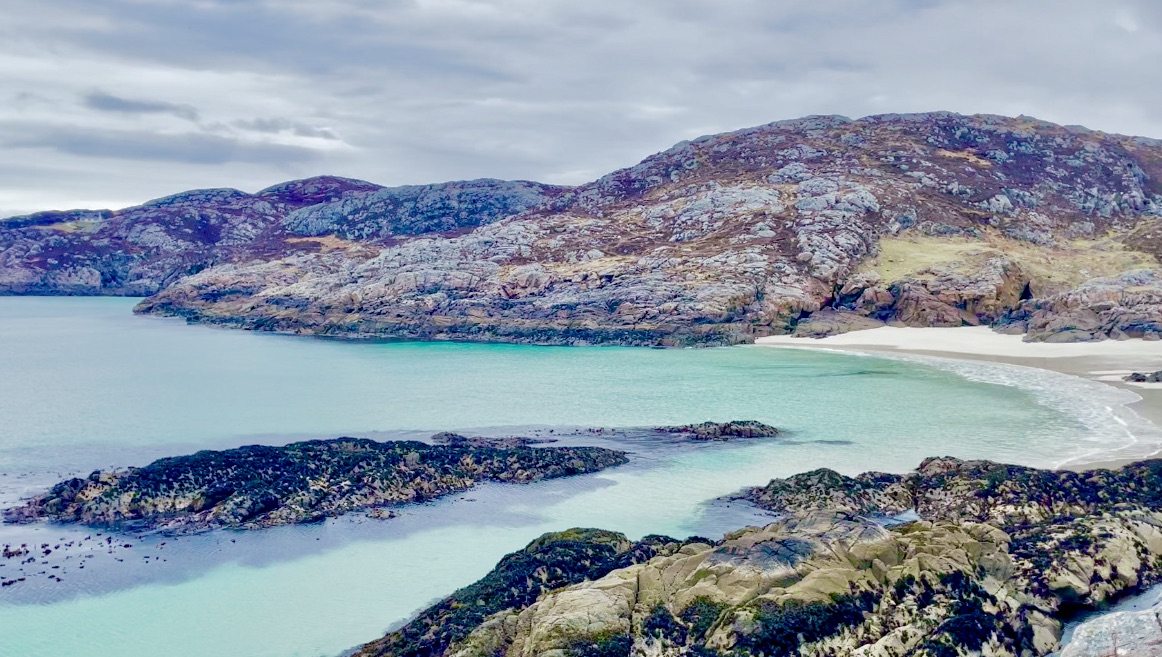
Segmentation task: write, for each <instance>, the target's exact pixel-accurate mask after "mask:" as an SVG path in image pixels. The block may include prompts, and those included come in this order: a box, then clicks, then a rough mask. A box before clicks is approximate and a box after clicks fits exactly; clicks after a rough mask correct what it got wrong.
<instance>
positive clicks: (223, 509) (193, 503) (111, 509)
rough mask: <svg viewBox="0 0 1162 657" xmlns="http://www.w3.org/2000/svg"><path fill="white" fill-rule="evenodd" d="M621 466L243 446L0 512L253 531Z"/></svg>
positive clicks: (404, 448)
mask: <svg viewBox="0 0 1162 657" xmlns="http://www.w3.org/2000/svg"><path fill="white" fill-rule="evenodd" d="M626 462H627V458H626V455H625V453H624V452H619V451H615V450H610V449H605V448H600V447H540V448H538V447H528V446H524V445H519V446H505V447H496V446H492V445H428V444H426V443H420V442H415V441H392V442H377V441H374V440H367V439H361V438H334V439H331V440H309V441H305V442H299V443H291V444H290V445H285V446H281V447H271V446H266V445H249V446H246V447H239V448H237V449H230V450H224V451H211V450H206V451H202V452H198V453H196V454H192V455H189V456H179V457H174V458H165V459H160V460H157V461H154V462H153V463H151V464H149V465H147V466H145V467H142V468H129V469H126V470H117V471H97V472H94V473H92V474H91V475H89V476H88V477H87V478H85V479H79V478H75V479H69V480H67V481H63V482H61V483H59V484H57V485H56V486H53V488H52V489H51V490H50V491H48V492H47V493H44V494H43V495H39V496H36V497H34V498H32V499H31V500H29V501H28V502H27V503H26V504H24V505H22V506H18V507H14V508H10V509H5V510H4V519H5V520H6V521H7V522H29V521H33V520H37V519H41V518H47V519H51V520H55V521H58V522H77V523H84V524H89V525H114V526H125V527H132V528H134V529H162V530H169V531H181V532H194V531H201V530H206V529H214V528H232V529H254V528H259V527H272V526H276V525H289V524H296V523H305V522H317V521H320V520H323V519H324V518H327V517H329V516H338V515H342V514H344V513H348V512H351V511H356V510H362V509H371V508H375V507H383V506H396V505H402V504H409V503H415V502H423V501H427V500H432V499H435V498H438V497H442V496H444V495H448V494H451V493H455V492H459V491H463V490H466V489H468V488H471V487H473V486H475V485H477V484H479V483H482V482H485V481H500V482H510V483H528V482H532V481H538V480H541V479H550V478H555V477H565V476H570V475H576V474H583V473H587V472H596V471H598V470H602V469H605V468H608V467H611V466H615V465H621V464H623V463H626ZM381 515H382V514H381Z"/></svg>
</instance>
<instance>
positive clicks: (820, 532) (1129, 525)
mask: <svg viewBox="0 0 1162 657" xmlns="http://www.w3.org/2000/svg"><path fill="white" fill-rule="evenodd" d="M1160 474H1162V461H1147V462H1143V463H1138V464H1134V465H1132V466H1128V467H1126V468H1125V469H1123V470H1121V471H1110V470H1094V471H1090V472H1086V473H1080V474H1078V473H1062V472H1053V471H1043V470H1034V469H1031V468H1020V467H1015V466H1005V465H1000V464H996V463H989V462H983V461H974V462H971V461H970V462H964V461H959V460H956V459H950V458H941V459H929V460H927V461H925V462H924V463H923V464H922V465H921V467H920V468H919V469H918V470H917V471H916V472H913V473H909V474H907V475H900V476H897V475H883V474H878V473H868V474H866V475H861V476H860V477H856V478H848V477H843V476H841V475H838V474H836V473H833V472H829V471H816V472H813V473H807V474H804V475H799V476H796V477H792V478H789V479H786V480H776V481H773V482H771V484H770V485H769V486H767V487H765V488H763V489H756V490H755V491H751V492H750V495H752V496H753V498H754V499H756V500H757V501H758V502H759V503H760V504H762V505H764V506H766V507H767V508H770V509H772V510H777V511H780V512H784V513H785V514H786V515H785V516H784V517H783V518H782V519H780V520H778V521H777V522H774V523H772V524H770V525H768V526H766V527H762V528H758V527H749V528H746V529H741V530H739V531H736V532H733V533H731V534H728V535H727V536H726V537H725V538H724V539H723V540H721V541H718V542H711V541H708V540H706V539H698V538H692V539H687V540H685V541H674V540H672V539H663V538H658V537H653V538H651V539H648V540H647V541H644V542H645V543H647V546H646V547H648V549H643V546H642V545H639V544H632V543H630V542H629V541H626V540H624V537H618V536H610V535H609V534H608V533H600V532H596V530H578V531H575V532H572V533H569V532H566V533H565V534H564V535H565V536H571V537H572V538H573V539H574V540H575V541H578V542H579V543H580V544H576V543H571V544H568V546H567V548H568V551H569V552H571V553H583V554H585V555H586V557H587V558H586V559H584V560H582V559H577V562H576V563H577V565H576V566H575V567H569V566H568V564H569V563H570V562H569V561H568V560H567V557H565V558H564V559H562V562H563V563H564V564H565V565H560V564H558V563H555V562H550V559H547V558H546V557H544V556H542V555H543V554H544V550H543V549H538V543H536V542H535V543H534V544H533V545H530V546H529V548H526V549H525V550H524V551H522V552H519V553H515V554H513V555H510V556H509V557H506V558H505V560H504V561H502V562H501V565H500V566H498V567H497V569H496V570H494V571H493V572H492V573H490V574H489V575H488V576H486V577H485V578H484V579H483V580H481V581H480V582H478V583H476V584H474V585H472V586H470V587H467V588H465V589H463V590H461V591H459V592H457V593H456V594H454V595H453V596H452V597H450V598H448V599H447V600H445V601H443V602H441V603H439V604H438V605H436V606H435V607H433V608H432V609H429V610H428V611H425V612H422V613H421V614H420V615H419V616H417V618H416V619H415V620H414V621H413V622H412V623H410V624H409V625H407V626H405V627H404V628H402V629H401V630H399V631H398V632H395V633H392V634H389V635H388V636H387V637H385V638H384V639H381V640H379V641H375V642H372V643H369V644H367V645H366V646H364V647H363V648H362V650H361V651H360V652H359V653H358V654H359V655H363V656H367V657H371V656H379V655H384V656H386V655H408V656H412V657H439V656H456V657H476V656H482V657H518V656H529V655H542V654H551V655H560V656H561V657H605V656H608V657H613V656H614V655H618V656H621V655H630V654H633V655H657V656H667V655H673V656H681V655H690V656H694V657H712V656H716V655H721V656H724V657H725V656H729V655H734V656H741V655H766V656H768V657H774V656H784V655H787V656H789V655H800V656H805V655H809V656H812V657H967V656H969V655H991V656H993V657H1034V656H1036V657H1041V656H1044V655H1048V654H1050V653H1052V652H1053V651H1055V650H1057V648H1058V645H1059V640H1060V638H1061V632H1062V623H1063V621H1064V620H1066V619H1068V618H1070V617H1072V616H1073V615H1074V614H1076V613H1078V612H1080V611H1085V610H1092V609H1099V608H1102V607H1104V606H1105V605H1107V604H1108V603H1109V602H1111V601H1113V600H1116V599H1118V598H1120V597H1123V596H1125V595H1128V594H1133V593H1136V592H1139V591H1142V590H1143V589H1145V588H1146V587H1148V586H1150V585H1151V584H1153V583H1156V582H1158V581H1159V580H1160V579H1162V512H1159V506H1158V500H1159V497H1160V496H1162V476H1160ZM908 504H912V505H913V506H914V510H915V511H916V512H917V514H918V515H919V519H918V520H913V521H911V522H905V523H902V524H891V523H885V522H883V521H882V520H881V521H875V520H873V519H871V517H870V516H865V515H859V514H856V513H853V511H864V512H869V513H875V512H896V511H898V510H899V509H900V508H901V507H906V505H908ZM540 540H541V541H544V542H545V543H550V544H551V543H552V542H553V541H554V539H552V537H551V536H550V537H545V538H543V539H540ZM586 542H590V543H592V545H590V547H589V548H588V550H587V551H586V550H585V549H583V546H584V545H585V544H586ZM614 554H621V555H622V556H621V557H620V558H614ZM592 555H600V558H594V556H592ZM571 578H577V579H584V580H586V581H575V582H573V583H570V581H569V580H570V579H571ZM540 582H549V583H551V584H550V585H548V586H544V587H541V586H538V585H539V583H540ZM489 591H504V592H505V597H504V598H503V599H504V602H503V603H502V604H503V605H505V606H506V607H505V608H504V609H500V610H497V609H495V607H496V605H492V606H488V602H486V601H488V600H493V599H496V598H493V597H488V596H487V595H486V594H487V592H489ZM538 593H539V594H540V595H539V597H538V595H537V594H538ZM474 599H475V600H476V602H475V603H473V600H474ZM474 605H475V606H481V605H484V606H483V607H481V609H484V610H485V613H475V612H476V611H478V610H474V609H473V607H474ZM450 614H456V617H455V619H454V622H449V623H448V624H447V625H446V626H447V627H449V628H452V629H450V630H449V631H447V632H444V631H440V630H439V628H440V627H444V626H445V625H443V624H442V623H441V621H439V619H440V618H448V619H449V620H450V621H451V620H452V618H451V616H450ZM1123 645H1125V644H1123ZM1085 646H1090V648H1085ZM1107 649H1108V646H1106V645H1101V644H1100V642H1094V641H1088V642H1087V643H1085V645H1084V646H1083V645H1079V646H1077V647H1075V648H1074V649H1072V650H1071V651H1070V652H1069V654H1070V655H1072V656H1073V657H1098V656H1099V655H1106V654H1109V653H1107V652H1105V651H1106V650H1107ZM1126 654H1137V653H1126Z"/></svg>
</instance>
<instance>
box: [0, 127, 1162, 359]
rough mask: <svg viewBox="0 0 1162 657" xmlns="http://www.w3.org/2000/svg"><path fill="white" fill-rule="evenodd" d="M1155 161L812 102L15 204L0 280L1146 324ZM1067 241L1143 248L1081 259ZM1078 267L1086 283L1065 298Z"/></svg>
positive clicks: (625, 313) (1134, 148)
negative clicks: (692, 123) (196, 188)
mask: <svg viewBox="0 0 1162 657" xmlns="http://www.w3.org/2000/svg"><path fill="white" fill-rule="evenodd" d="M1160 176H1162V145H1160V144H1159V143H1157V142H1154V141H1150V140H1143V139H1140V138H1132V137H1122V136H1117V135H1107V134H1103V133H1095V132H1090V131H1087V130H1084V129H1078V128H1066V127H1062V126H1057V125H1053V124H1050V123H1046V122H1041V121H1037V120H1034V119H1030V118H1028V117H1019V118H1016V119H1011V118H1004V117H996V116H961V115H956V114H949V113H933V114H916V115H887V116H875V117H867V118H864V119H860V120H857V121H851V120H848V119H844V118H842V117H809V118H806V119H801V120H796V121H784V122H778V123H772V124H768V125H764V126H759V127H755V128H749V129H746V130H740V131H737V132H732V133H726V134H721V135H713V136H708V137H703V138H700V139H697V140H694V141H692V142H685V143H682V144H679V145H677V146H675V147H673V148H671V149H669V150H667V151H665V152H663V153H659V154H657V155H654V156H652V157H650V158H647V159H646V160H644V161H643V162H641V163H640V164H638V165H636V166H633V167H630V168H627V169H623V170H620V171H616V172H614V173H611V174H609V175H607V176H605V177H603V178H601V179H599V180H597V181H594V182H592V183H589V184H587V185H582V186H580V187H575V188H560V187H551V186H546V185H539V184H536V183H527V182H505V181H491V180H484V181H470V182H462V183H446V184H442V185H432V186H426V187H404V188H392V189H387V188H378V187H375V186H370V185H368V184H366V183H358V182H357V181H339V180H338V179H326V180H325V181H322V182H314V183H311V182H310V181H301V182H299V183H288V184H287V185H285V186H282V187H280V188H272V190H266V191H264V192H260V193H259V194H257V195H246V194H242V193H241V192H236V191H233V190H228V191H221V192H212V193H211V192H198V193H188V194H186V195H179V197H175V198H177V199H178V201H179V203H178V205H180V206H181V207H182V208H184V209H181V210H180V211H179V210H177V209H171V210H165V211H161V210H159V209H157V208H154V207H153V206H149V205H148V204H147V206H142V207H141V208H132V209H129V210H125V211H120V212H116V213H108V212H104V211H102V212H98V213H89V214H86V215H85V217H84V218H82V217H81V216H80V214H77V213H72V214H69V215H68V217H66V216H64V215H52V216H48V215H45V216H40V217H29V218H21V219H18V220H9V221H8V222H5V225H6V226H9V228H6V229H0V290H7V291H9V292H17V293H20V292H36V291H46V292H50V293H84V294H90V293H124V294H128V293H144V292H154V291H157V290H161V292H160V293H158V294H156V295H155V296H153V297H152V298H151V299H149V300H147V301H146V302H145V303H143V304H142V305H141V306H140V307H139V311H140V312H148V313H157V314H166V315H176V316H182V317H186V318H187V319H189V320H190V321H198V322H209V323H218V324H223V325H228V326H236V327H242V328H249V329H257V330H273V331H284V332H293V333H305V334H322V335H331V336H340V337H380V336H391V337H403V338H414V339H464V340H499V341H515V342H533V343H545V344H587V343H618V344H635V345H657V344H665V345H668V344H724V343H735V342H746V341H750V340H752V339H753V338H754V337H756V336H761V335H767V334H771V333H785V332H789V331H795V330H798V326H799V325H800V324H801V323H806V324H807V327H806V328H804V329H803V330H802V331H800V333H801V334H804V335H821V334H826V333H829V332H834V331H843V330H849V329H853V328H863V327H867V326H875V325H878V324H879V323H880V322H899V323H903V324H907V325H913V326H959V325H962V324H998V325H1003V326H1005V327H1007V328H1008V330H1013V331H1023V330H1024V329H1025V328H1026V327H1027V328H1029V330H1030V332H1031V333H1032V334H1033V335H1034V336H1035V338H1036V339H1041V338H1040V337H1039V336H1042V335H1043V334H1046V333H1048V334H1051V335H1061V336H1066V335H1068V336H1072V337H1078V338H1083V337H1085V336H1091V337H1095V338H1102V337H1120V336H1121V335H1123V334H1125V335H1137V334H1147V333H1150V334H1153V333H1152V332H1154V329H1155V326H1154V324H1152V323H1150V321H1149V320H1148V318H1149V317H1151V316H1156V315H1151V313H1154V312H1155V311H1156V308H1155V306H1156V305H1157V304H1156V299H1153V297H1150V296H1149V295H1150V294H1151V293H1150V292H1148V291H1147V292H1143V291H1142V290H1141V289H1139V288H1141V287H1142V285H1140V284H1138V283H1136V282H1134V280H1130V279H1123V278H1119V276H1120V275H1121V274H1122V273H1124V272H1125V271H1128V270H1129V269H1130V262H1129V260H1133V264H1134V265H1135V268H1137V269H1143V270H1145V271H1147V272H1154V274H1155V275H1156V274H1157V267H1158V262H1157V260H1156V257H1157V255H1158V253H1159V252H1158V249H1157V246H1158V240H1157V237H1158V228H1157V226H1158V225H1159V222H1158V219H1157V218H1156V215H1157V214H1158V212H1159V209H1160V208H1162V196H1160V194H1162V184H1160V183H1159V180H1160V178H1159V177H1160ZM284 187H285V189H284ZM302 187H307V188H311V189H314V191H312V192H310V193H307V192H306V191H299V188H302ZM155 203H156V202H155ZM74 214H75V215H77V216H76V217H73V215H74ZM82 214H83V213H82ZM90 215H91V216H90ZM69 217H72V218H69ZM888 238H890V239H893V240H903V241H905V242H907V241H909V240H918V239H921V238H923V239H924V240H935V241H936V243H937V246H942V245H943V246H947V245H962V246H963V245H964V244H980V245H985V244H988V245H992V247H991V248H992V250H991V251H988V252H986V251H980V252H971V251H972V249H962V250H964V251H965V253H963V254H959V255H957V256H956V257H952V258H946V259H944V260H939V259H937V260H933V261H932V262H929V259H930V256H932V255H933V254H931V253H928V252H926V251H927V249H926V248H917V249H913V252H912V253H909V254H908V255H907V256H906V258H905V260H907V262H898V263H894V264H893V263H879V264H880V265H884V266H882V267H879V268H878V269H877V266H876V263H877V262H878V260H877V259H878V258H879V256H880V255H881V244H882V243H883V241H884V240H885V239H888ZM1078 240H1091V241H1094V243H1095V244H1096V246H1094V247H1093V248H1094V249H1098V250H1103V251H1102V253H1107V254H1108V253H1115V252H1121V251H1123V250H1125V249H1132V250H1134V251H1133V253H1135V254H1137V255H1136V256H1135V257H1136V258H1137V259H1132V258H1131V259H1129V260H1127V261H1126V262H1121V260H1119V259H1118V258H1114V257H1111V258H1107V259H1106V260H1109V262H1106V263H1105V264H1104V265H1103V266H1102V267H1097V268H1095V267H1093V266H1091V263H1088V262H1080V261H1081V260H1084V258H1082V257H1081V256H1083V255H1086V253H1087V251H1086V249H1087V248H1088V247H1085V248H1081V247H1077V246H1075V244H1076V243H1077V241H1078ZM1098 242H1100V244H1099V243H1098ZM936 250H940V249H936ZM1127 253H1128V252H1127ZM1138 256H1140V257H1138ZM1123 260H1125V258H1123ZM1064 261H1069V262H1074V264H1076V266H1075V267H1073V270H1075V271H1074V273H1073V274H1071V275H1070V276H1061V275H1058V272H1056V269H1057V268H1059V267H1061V266H1063V265H1062V264H1061V262H1064ZM1075 261H1078V262H1080V264H1077V263H1076V262H1075ZM1103 262H1104V261H1103ZM889 265H890V266H889ZM877 271H882V272H888V273H887V274H886V275H885V274H882V273H877ZM1071 271H1072V270H1071ZM1084 272H1091V273H1090V274H1088V275H1087V274H1084ZM1074 274H1076V275H1074ZM1142 275H1143V276H1144V275H1146V274H1142ZM1111 276H1112V278H1111ZM1078 277H1087V278H1095V277H1096V278H1098V279H1100V281H1101V282H1096V281H1095V282H1093V283H1091V284H1088V285H1087V286H1086V287H1085V289H1084V290H1082V289H1081V288H1078V289H1079V290H1081V291H1079V292H1077V293H1076V294H1074V295H1073V296H1059V295H1069V294H1071V291H1072V290H1074V288H1077V286H1078V285H1079V284H1080V283H1082V282H1084V278H1083V279H1081V280H1075V279H1078ZM1096 288H1102V289H1104V290H1105V291H1104V292H1099V291H1097V290H1096ZM1109 294H1114V295H1120V296H1119V298H1118V299H1116V300H1115V301H1116V304H1118V305H1120V306H1122V307H1124V308H1125V310H1124V311H1118V310H1112V311H1111V309H1110V308H1106V307H1105V304H1108V303H1110V301H1109V299H1108V298H1107V297H1108V296H1109ZM1079 295H1080V296H1079ZM1155 296H1156V295H1155ZM1038 304H1039V305H1038ZM1107 311H1110V312H1107ZM1087 313H1092V314H1094V315H1096V319H1095V318H1094V317H1091V316H1090V315H1089V314H1087ZM1062 317H1065V318H1067V319H1061V320H1060V321H1059V322H1058V324H1060V323H1061V322H1065V323H1066V324H1070V326H1072V325H1074V324H1077V325H1078V327H1079V328H1078V329H1077V331H1076V332H1075V333H1070V331H1073V329H1072V328H1071V329H1069V330H1068V331H1067V330H1060V327H1058V326H1057V324H1054V321H1055V318H1062ZM1144 317H1145V318H1146V319H1143V318H1144ZM1082 326H1084V327H1086V328H1080V327H1082ZM1062 339H1064V338H1062Z"/></svg>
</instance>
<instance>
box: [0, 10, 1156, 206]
mask: <svg viewBox="0 0 1162 657" xmlns="http://www.w3.org/2000/svg"><path fill="white" fill-rule="evenodd" d="M0 9H2V11H3V16H4V18H3V19H2V20H0V98H2V99H3V101H2V102H0V216H3V215H9V214H15V213H18V212H26V211H32V210H38V209H48V208H72V207H122V206H126V205H132V204H136V203H139V202H142V201H145V200H147V199H150V198H154V197H157V196H162V195H166V194H170V193H174V192H177V191H181V190H185V189H190V188H197V187H225V186H229V187H237V188H239V189H242V190H245V191H256V190H258V189H260V188H262V187H264V186H267V185H270V184H273V183H275V182H279V181H282V180H288V179H291V178H300V177H305V176H311V175H318V174H337V175H343V176H351V177H356V178H363V179H366V180H371V181H373V182H377V183H380V184H386V185H396V184H408V183H425V182H437V181H444V180H452V179H464V178H477V177H496V178H523V179H534V180H541V181H545V182H552V183H562V184H573V183H582V182H586V181H589V180H591V179H593V178H596V177H598V176H600V175H602V174H604V173H607V172H609V171H611V170H613V169H616V168H619V167H622V166H627V165H630V164H633V163H635V162H637V161H638V160H640V159H642V158H643V157H645V156H647V155H649V154H651V153H654V152H656V151H659V150H662V149H664V148H667V147H669V146H670V145H672V144H673V143H675V142H677V141H680V140H683V139H689V138H693V137H697V136H699V135H702V134H708V133H714V132H721V131H725V130H732V129H736V128H741V127H746V126H750V125H757V124H761V123H767V122H769V121H773V120H777V119H785V118H793V117H798V116H802V115H806V114H843V115H847V116H851V117H858V116H864V115H867V114H879V113H885V112H917V111H930V110H953V111H958V112H965V113H974V112H989V113H996V114H1009V115H1016V114H1030V115H1033V116H1037V117H1039V118H1042V119H1047V120H1050V121H1055V122H1058V123H1067V124H1073V123H1076V124H1082V125H1086V126H1088V127H1090V128H1094V129H1100V130H1106V131H1109V132H1121V133H1127V134H1141V135H1147V136H1153V137H1162V111H1159V108H1162V84H1160V83H1162V74H1160V73H1159V70H1160V69H1159V65H1158V62H1159V61H1162V57H1160V55H1162V34H1160V31H1162V3H1159V2H1157V1H1156V0H1044V1H1040V0H972V1H959V0H946V1H942V0H801V1H800V0H574V1H572V2H565V1H558V0H0Z"/></svg>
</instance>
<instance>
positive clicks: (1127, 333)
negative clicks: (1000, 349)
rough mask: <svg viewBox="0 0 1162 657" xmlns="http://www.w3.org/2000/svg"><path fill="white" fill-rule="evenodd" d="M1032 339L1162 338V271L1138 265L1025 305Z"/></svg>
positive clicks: (1073, 340)
mask: <svg viewBox="0 0 1162 657" xmlns="http://www.w3.org/2000/svg"><path fill="white" fill-rule="evenodd" d="M1017 318H1018V319H1023V320H1024V321H1025V325H1026V331H1028V336H1027V339H1028V340H1034V341H1043V342H1087V341H1092V340H1102V339H1105V338H1111V337H1112V338H1115V339H1125V338H1147V339H1152V340H1156V339H1159V338H1162V271H1159V270H1139V271H1132V272H1126V273H1124V274H1122V275H1121V276H1117V277H1113V278H1099V279H1094V280H1092V281H1089V282H1087V283H1085V284H1084V285H1082V286H1081V287H1078V288H1076V289H1073V290H1069V291H1067V292H1062V293H1060V294H1057V295H1054V296H1052V297H1049V298H1046V299H1038V300H1035V301H1033V302H1031V303H1029V304H1026V306H1025V307H1023V308H1022V309H1021V313H1020V314H1018V315H1017Z"/></svg>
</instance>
